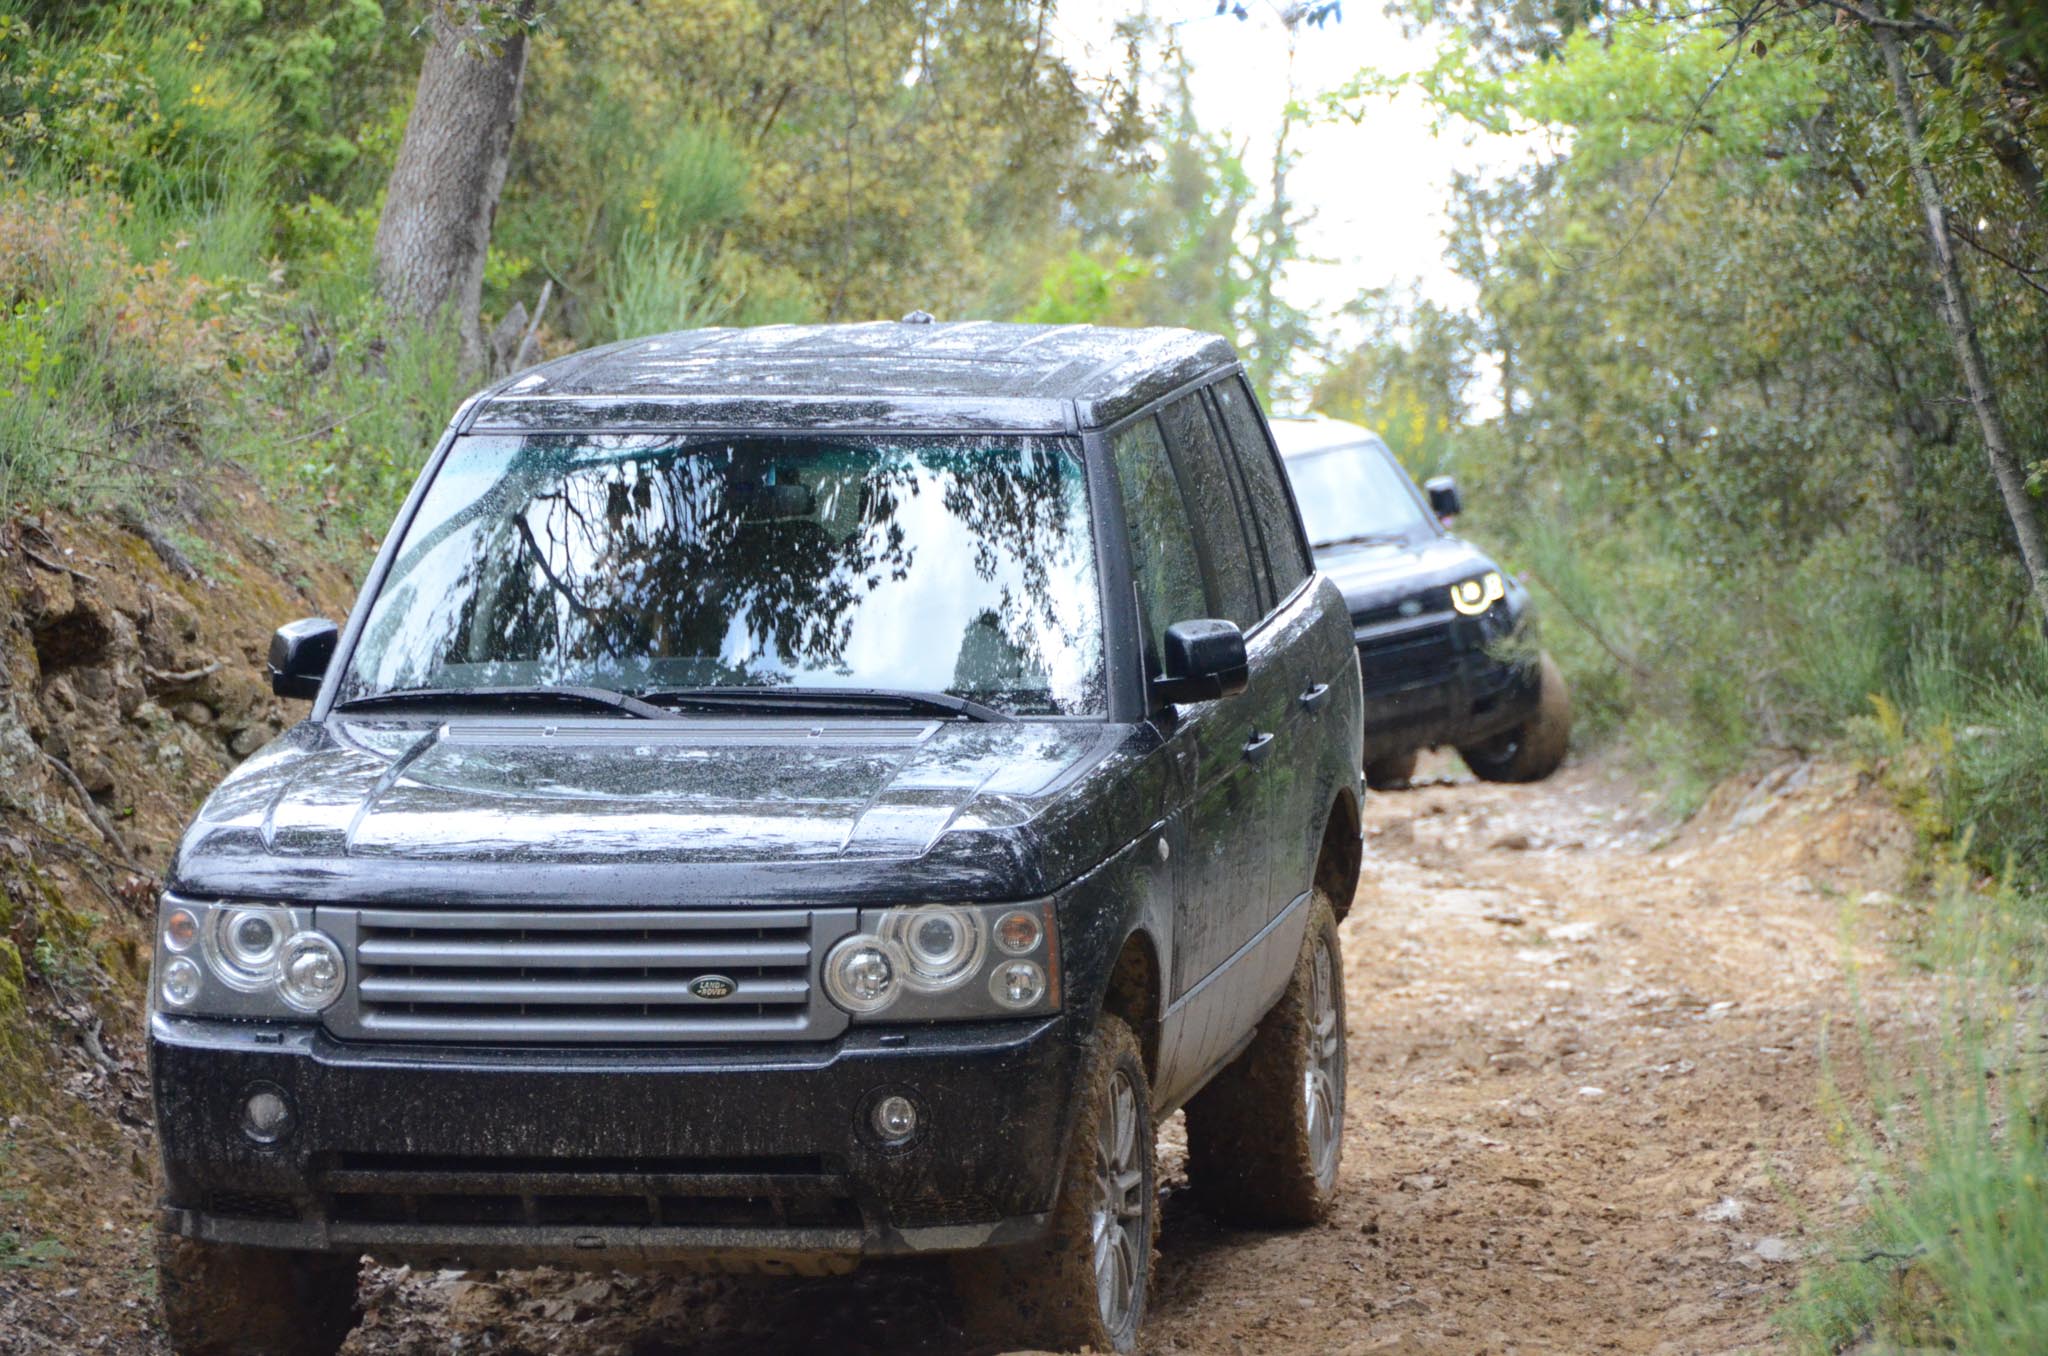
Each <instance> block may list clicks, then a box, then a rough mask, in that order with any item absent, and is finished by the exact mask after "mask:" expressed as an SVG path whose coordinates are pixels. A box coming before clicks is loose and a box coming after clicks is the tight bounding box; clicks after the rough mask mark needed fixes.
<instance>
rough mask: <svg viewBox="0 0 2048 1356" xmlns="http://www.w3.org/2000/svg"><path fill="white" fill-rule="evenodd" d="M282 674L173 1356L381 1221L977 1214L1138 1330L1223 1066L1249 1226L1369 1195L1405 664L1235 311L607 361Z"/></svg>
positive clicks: (170, 1145) (191, 1084)
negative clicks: (1264, 408)
mask: <svg viewBox="0 0 2048 1356" xmlns="http://www.w3.org/2000/svg"><path fill="white" fill-rule="evenodd" d="M917 319H920V320H921V319H925V318H923V317H918V318H917ZM271 671H272V681H273V684H274V686H275V687H276V689H277V691H278V692H280V693H282V694H285V695H288V696H295V697H301V698H309V699H311V702H312V708H311V711H310V714H309V715H308V717H307V719H306V720H305V721H304V722H303V723H302V724H300V725H298V726H297V727H295V728H294V729H292V730H291V731H289V732H287V733H286V734H285V735H284V736H282V737H281V738H280V739H279V740H277V741H276V742H275V743H274V744H272V745H271V746H270V747H269V748H267V749H265V750H263V751H261V752H260V753H258V754H257V755H256V756H254V757H253V758H251V759H250V760H249V761H248V762H247V763H245V764H243V765H242V766H241V767H240V768H238V769H237V770H236V771H235V772H234V773H233V774H232V775H231V776H229V777H228V779H227V780H226V781H225V782H223V783H222V784H221V786H220V787H219V788H218V789H217V790H216V791H215V792H214V793H213V795H212V796H211V798H210V799H209V800H208V801H207V802H206V805H205V806H204V808H203V809H202V810H201V811H200V812H199V815H198V817H197V819H196V820H195V821H194V822H193V824H192V826H191V828H190V830H189V831H188V833H187V835H186V837H185V840H184V842H183V844H182V845H181V847H180V849H179V851H178V854H177V857H176V861H175V864H174V866H173V869H172V871H171V873H170V876H169V880H168V888H167V892H166V893H165V895H164V896H163V899H162V902H161V906H160V919H159V927H158V936H157V944H156V953H155V969H154V977H153V981H152V1013H151V1019H150V1040H151V1047H150V1049H151V1065H152V1078H153V1082H154V1089H155V1096H156V1102H157V1113H158V1114H157V1123H158V1127H159V1132H160V1140H161V1147H162V1154H163V1163H164V1183H165V1195H164V1199H163V1203H162V1209H161V1214H160V1229H159V1239H160V1263H161V1265H160V1272H159V1278H160V1291H161V1296H162V1303H163V1308H164V1312H165V1317H166V1321H167V1325H168V1327H169V1330H170V1333H171V1337H172V1342H173V1345H174V1347H175V1348H176V1349H177V1350H178V1351H180V1352H183V1353H200V1352H204V1353H223V1352H238V1353H258V1352H260V1353H264V1354H265V1356H296V1354H298V1353H313V1352H319V1353H329V1352H332V1351H333V1350H335V1348H336V1347H338V1346H339V1345H340V1343H341V1342H342V1340H343V1339H344V1337H345V1336H346V1334H347V1332H348V1331H349V1328H350V1326H351V1325H352V1323H353V1321H354V1309H353V1306H354V1297H355V1280H356V1271H357V1265H358V1260H359V1259H360V1258H361V1257H362V1256H363V1255H365V1254H368V1255H372V1256H375V1257H377V1258H381V1259H390V1260H402V1261H408V1262H413V1263H417V1264H422V1265H436V1266H440V1265H452V1266H484V1267H488V1266H495V1265H510V1264H532V1263H537V1262H542V1261H550V1262H555V1263H560V1264H566V1265H571V1266H583V1267H610V1266H616V1265H663V1264H676V1265H694V1266H708V1267H717V1268H728V1269H736V1270H752V1271H767V1272H815V1271H830V1270H840V1269H845V1268H847V1267H850V1266H852V1265H854V1264H855V1263H856V1262H857V1261H858V1260H860V1259H862V1258H868V1257H880V1256H889V1255H901V1254H931V1253H945V1254H953V1255H955V1257H956V1266H955V1274H956V1278H957V1280H958V1282H959V1289H960V1292H961V1296H962V1299H963V1308H964V1309H965V1311H966V1313H967V1315H968V1317H969V1320H970V1322H971V1324H972V1325H973V1326H975V1327H977V1328H981V1329H984V1330H986V1331H988V1332H990V1333H992V1334H995V1335H997V1336H999V1337H1000V1338H1001V1339H1002V1340H1004V1341H1008V1342H1012V1343H1015V1342H1019V1341H1028V1342H1035V1343H1041V1344H1045V1345H1054V1346H1062V1347H1072V1346H1079V1345H1083V1344H1089V1345H1092V1346H1093V1347H1094V1348H1095V1349H1097V1350H1112V1349H1113V1350H1118V1351H1124V1350H1129V1349H1130V1348H1131V1346H1132V1344H1133V1342H1134V1341H1135V1334H1136V1332H1137V1328H1138V1324H1139V1321H1140V1319H1141V1317H1142V1314H1143V1311H1144V1305H1145V1293H1146V1286H1147V1282H1148V1278H1149V1275H1150V1265H1151V1253H1152V1246H1153V1237H1154V1230H1155V1217H1154V1210H1155V1204H1156V1196H1157V1193H1156V1185H1155V1181H1154V1168H1153V1140H1154V1125H1155V1123H1156V1120H1157V1118H1158V1117H1159V1116H1161V1115H1164V1114H1165V1113H1167V1112H1169V1111H1170V1110H1172V1109H1173V1108H1175V1107H1178V1106H1182V1105H1185V1106H1187V1108H1188V1117H1189V1139H1190V1154H1191V1175H1192V1177H1193V1179H1194V1181H1195V1182H1196V1183H1198V1184H1199V1186H1200V1189H1201V1191H1202V1193H1203V1194H1204V1195H1205V1196H1206V1197H1207V1199H1208V1200H1209V1201H1210V1202H1211V1203H1212V1205H1213V1206H1214V1208H1215V1209H1217V1210H1218V1211H1219V1212H1220V1213H1222V1214H1223V1215H1224V1216H1226V1217H1227V1218H1230V1219H1234V1220H1241V1221H1246V1222H1253V1223H1261V1224H1303V1223H1308V1222H1312V1221H1314V1220H1316V1219H1318V1218H1320V1217H1322V1215H1323V1214H1324V1213H1325V1212H1326V1211H1327V1208H1328V1205H1329V1202H1330V1199H1331V1193H1332V1192H1333V1191H1334V1189H1335V1186H1336V1180H1337V1166H1338V1155H1339V1150H1340V1145H1341V1131H1342V1124H1343V1106H1344V1023H1343V1017H1344V1004H1343V989H1342V970H1341V966H1340V964H1339V953H1338V941H1337V931H1336V924H1337V921H1338V920H1339V919H1340V918H1341V917H1342V916H1343V914H1344V912H1345V910H1346V909H1347V908H1348V906H1349V904H1350V901H1351V897H1352V893H1353V889H1354V886H1355V883H1356V880H1357V872H1358V865H1359V851H1360V843H1359V819H1358V812H1359V797H1360V793H1361V787H1360V785H1359V768H1360V765H1361V762H1360V759H1361V747H1362V746H1361V714H1360V697H1359V692H1360V689H1359V678H1358V663H1357V655H1356V649H1355V647H1354V643H1353V637H1352V628H1351V624H1350V621H1349V619H1348V618H1347V616H1346V614H1345V609H1344V604H1343V600H1342V598H1341V597H1340V596H1339V594H1338V591H1337V589H1336V588H1335V587H1334V586H1333V585H1332V584H1331V583H1330V582H1329V581H1328V580H1327V579H1326V578H1325V577H1324V576H1323V575H1321V574H1319V573H1317V572H1316V571H1315V569H1314V566H1313V564H1312V561H1311V557H1310V554H1309V551H1308V548H1307V542H1306V540H1305V538H1304V536H1303V534H1302V530H1301V525H1300V521H1299V518H1298V516H1297V514H1296V510H1295V507H1294V504H1293V500H1292V498H1291V497H1290V494H1289V491H1288V488H1287V485H1286V481H1285V478H1284V476H1283V474H1282V471H1281V467H1280V463H1279V460H1278V458H1277V456H1276V454H1275V451H1274V448H1273V446H1272V444H1271V442H1270V441H1269V435H1268V430H1267V426H1266V424H1265V421H1264V420H1263V418H1262V417H1261V415H1260V413H1259V410H1258V407H1257V405H1256V403H1255V402H1254V400H1253V398H1252V394H1251V392H1250V390H1249V388H1248V387H1247V386H1246V384H1245V382H1244V379H1243V377H1242V376H1241V375H1240V368H1239V365H1238V362H1237V358H1236V355H1235V354H1234V353H1233V352H1232V350H1231V348H1230V346H1229V345H1228V344H1227V343H1226V342H1224V341H1223V340H1221V339H1217V338H1214V337H1210V336H1205V335H1200V334H1193V333H1189V332H1186V331H1179V330H1141V331H1116V330H1102V329H1089V328H1082V327H1065V328H1053V327H1027V326H1009V325H986V324H959V325H940V324H930V323H908V322H906V323H903V324H877V325H860V326H841V327H803V328H797V327H776V328H769V329H760V330H751V331H749V330H736V331H701V332H694V333H687V334H678V335H671V336H665V337H661V338H655V339H648V340H642V341H636V342H632V343H627V344H623V345H618V346H614V347H612V348H609V349H603V350H597V351H594V352H591V353H587V354H582V355H578V356H575V357H572V358H567V359H563V360H561V361H559V362H556V363H553V364H550V365H548V366H545V367H542V368H539V369H536V370H534V371H532V372H530V373H528V374H525V375H523V376H520V377H518V378H516V379H514V380H512V381H510V382H508V383H505V384H503V385H500V386H498V387H495V388H493V389H492V390H489V391H487V392H485V393H483V394H482V395H481V396H479V397H477V398H475V399H473V400H471V401H470V402H468V403H467V404H465V405H464V406H463V408H462V409H461V411H460V412H459V413H458V414H457V415H456V417H455V420H454V422H453V424H452V426H451V427H450V428H449V430H448V433H447V435H446V436H445V438H444V439H443V441H442V442H441V444H440V445H439V447H437V448H436V449H435V450H434V452H433V455H432V457H431V459H430V460H429V462H428V464H427V468H426V470H425V472H424V473H423V474H422V475H421V477H420V480H419V483H418V485H417V486H416V487H415V489H414V490H413V493H412V495H411V497H410V498H409V500H408V501H407V503H406V505H405V507H404V510H403V512H402V513H401V515H400V517H399V519H398V521H397V523H396V525H395V526H394V528H393V530H392V532H391V535H390V538H389V540H388V541H387V542H386V544H385V546H384V548H383V550H382V552H381V553H380V555H379V556H378V558H377V561H376V563H375V565H374V566H373V568H372V569H371V571H370V573H369V575H368V577H367V581H366V583H365V585H364V589H363V593H362V597H361V599H360V601H359V603H358V605H357V607H356V609H355V611H354V612H353V614H352V615H351V617H350V619H349V621H348V624H347V625H346V626H345V627H343V628H340V629H339V630H337V628H335V627H334V626H333V625H332V624H331V623H328V622H324V621H307V622H298V623H293V624H292V625H289V626H286V627H284V628H283V629H281V630H280V631H279V632H278V634H277V636H276V638H275V641H274V642H273V645H272V649H271Z"/></svg>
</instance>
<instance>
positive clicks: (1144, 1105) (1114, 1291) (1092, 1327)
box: [953, 1013, 1159, 1352]
mask: <svg viewBox="0 0 2048 1356" xmlns="http://www.w3.org/2000/svg"><path fill="white" fill-rule="evenodd" d="M1074 1097H1075V1101H1076V1104H1077V1107H1078V1111H1077V1113H1076V1115H1075V1117H1074V1129H1073V1133H1072V1136H1071V1137H1070V1138H1069V1139H1068V1141H1067V1167H1066V1173H1065V1175H1064V1177H1063V1179H1062V1180H1061V1182H1060V1190H1059V1196H1058V1197H1057V1198H1056V1199H1055V1200H1054V1202H1053V1209H1052V1221H1051V1223H1050V1225H1049V1227H1048V1228H1047V1230H1046V1233H1045V1236H1044V1237H1043V1238H1042V1239H1040V1240H1039V1241H1038V1242H1036V1243H1029V1244H1026V1245H1024V1246H1023V1247H1018V1248H1004V1249H1000V1250H996V1251H990V1252H978V1253H964V1254H962V1255H961V1256H959V1257H958V1258H956V1259H955V1260H954V1263H953V1285H954V1289H955V1291H956V1292H957V1293H958V1295H959V1297H960V1304H961V1308H962V1309H963V1310H964V1311H965V1317H966V1319H967V1328H968V1333H969V1335H970V1336H971V1337H972V1338H973V1339H974V1340H975V1341H977V1342H979V1343H986V1344H991V1345H994V1346H996V1347H998V1348H1000V1349H1001V1350H1005V1351H1008V1350H1011V1349H1014V1348H1017V1347H1043V1348H1045V1349H1047V1350H1050V1351H1077V1350H1079V1349H1080V1348H1082V1347H1087V1348H1089V1349H1090V1350H1093V1351H1099V1352H1111V1351H1132V1350H1135V1349H1136V1347H1137V1342H1138V1326H1139V1324H1141V1323H1142V1322H1143V1321H1144V1318H1145V1296H1146V1292H1147V1290H1148V1289H1149V1287H1150V1285H1151V1280H1152V1246H1153V1243H1154V1241H1155V1240H1156V1239H1157V1237H1158V1234H1159V1187H1158V1174H1157V1167H1156V1156H1155V1152H1154V1149H1155V1138H1156V1137H1155V1133H1154V1130H1155V1127H1154V1126H1153V1124H1152V1091H1151V1088H1150V1087H1149V1086H1148V1084H1147V1082H1146V1079H1145V1058H1144V1055H1143V1053H1142V1052H1141V1051H1140V1050H1139V1048H1138V1039H1137V1037H1136V1036H1134V1035H1133V1034H1132V1033H1131V1029H1130V1027H1129V1026H1127V1025H1125V1024H1124V1022H1123V1021H1122V1019H1120V1018H1117V1017H1113V1016H1111V1015H1109V1014H1107V1013H1105V1014H1103V1015H1102V1016H1101V1017H1100V1018H1098V1019H1097V1021H1096V1029H1095V1036H1094V1038H1093V1039H1092V1040H1091V1041H1090V1042H1089V1047H1088V1052H1087V1055H1086V1056H1085V1063H1084V1066H1083V1068H1082V1070H1081V1074H1080V1077H1079V1079H1078V1080H1077V1081H1076V1083H1075V1087H1074Z"/></svg>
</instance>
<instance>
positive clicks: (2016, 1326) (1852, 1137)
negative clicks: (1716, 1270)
mask: <svg viewBox="0 0 2048 1356" xmlns="http://www.w3.org/2000/svg"><path fill="white" fill-rule="evenodd" d="M1973 875H1974V873H1972V872H1968V871H1965V870H1963V869H1961V868H1960V867H1958V866H1955V865H1953V864H1952V865H1950V866H1949V867H1947V868H1945V869H1944V870H1942V871H1941V872H1940V874H1939V878H1938V882H1937V889H1936V892H1935V899H1934V904H1933V908H1932V917H1931V918H1930V920H1929V924H1928V931H1929V934H1930V935H1929V938H1928V944H1929V947H1930V951H1929V954H1928V956H1927V960H1928V961H1929V963H1930V964H1931V965H1932V966H1933V967H1934V968H1935V969H1936V970H1937V971H1938V972H1939V973H1941V974H1942V975H1943V976H1944V979H1943V1002H1942V1005H1941V1007H1940V1009H1939V1013H1940V1030H1941V1031H1942V1032H1943V1034H1942V1035H1941V1036H1940V1037H1939V1038H1938V1039H1935V1040H1933V1041H1931V1042H1930V1043H1929V1044H1928V1045H1927V1046H1926V1047H1924V1048H1920V1049H1916V1050H1913V1051H1911V1052H1909V1053H1906V1054H1903V1055H1896V1054H1895V1055H1891V1056H1886V1055H1882V1054H1880V1053H1878V1052H1877V1050H1876V1048H1875V1045H1874V1043H1871V1044H1867V1045H1866V1047H1865V1049H1864V1050H1863V1052H1862V1061H1863V1063H1864V1065H1865V1068H1866V1073H1867V1080H1868V1085H1869V1090H1868V1093H1867V1098H1866V1100H1867V1101H1868V1103H1869V1104H1870V1105H1872V1106H1874V1107H1876V1108H1878V1110H1877V1111H1876V1112H1875V1113H1865V1115H1866V1116H1870V1115H1874V1120H1863V1119H1859V1118H1858V1117H1857V1116H1856V1115H1855V1114H1853V1113H1852V1112H1851V1111H1850V1110H1849V1109H1848V1103H1846V1102H1845V1101H1842V1100H1841V1099H1839V1098H1834V1099H1833V1100H1834V1101H1835V1107H1834V1115H1835V1116H1836V1121H1835V1131H1836V1135H1837V1138H1838V1140H1839V1142H1840V1143H1841V1144H1842V1146H1843V1147H1844V1149H1845V1150H1846V1151H1847V1152H1848V1153H1849V1154H1850V1155H1851V1156H1852V1159H1853V1161H1854V1162H1855V1164H1856V1166H1858V1167H1859V1168H1861V1169H1862V1172H1863V1181H1864V1183H1865V1195H1866V1198H1867V1214H1866V1215H1865V1217H1864V1218H1863V1219H1862V1220H1861V1221H1859V1222H1858V1223H1857V1224H1856V1225H1855V1226H1853V1227H1852V1228H1851V1229H1850V1230H1848V1231H1847V1232H1846V1233H1845V1234H1844V1236H1843V1237H1841V1238H1840V1239H1839V1240H1838V1241H1837V1243H1836V1246H1835V1248H1834V1250H1833V1257H1832V1258H1831V1259H1828V1260H1824V1261H1822V1262H1821V1263H1820V1264H1819V1265H1817V1266H1816V1267H1815V1268H1814V1269H1813V1270H1812V1271H1811V1272H1810V1273H1809V1274H1808V1276H1807V1278H1806V1280H1805V1282H1804V1283H1803V1285H1802V1286H1801V1290H1800V1294H1799V1298H1798V1300H1797V1301H1796V1302H1795V1303H1794V1304H1793V1305H1792V1306H1791V1307H1790V1308H1789V1309H1788V1310H1787V1311H1786V1312H1785V1314H1784V1315H1783V1319H1784V1323H1785V1326H1786V1328H1787V1330H1788V1332H1789V1335H1790V1336H1791V1337H1792V1338H1793V1339H1794V1341H1795V1344H1796V1345H1797V1346H1798V1347H1800V1348H1801V1349H1803V1350H1806V1351H1811V1352H1815V1353H1833V1352H1838V1351H1842V1350H1845V1349H1848V1348H1850V1347H1856V1348H1857V1349H1859V1350H1860V1349H1865V1348H1866V1347H1867V1348H1868V1349H1870V1350H1883V1351H1891V1350H1899V1349H1927V1350H1941V1351H1964V1352H2008V1351H2010V1352H2020V1351H2048V1119H2044V1114H2043V1113H2044V1108H2048V1075H2044V1070H2043V1067H2042V1065H2041V1063H2040V1060H2039V1056H2038V1044H2039V1036H2038V1033H2039V1031H2040V1030H2041V1027H2042V1023H2043V1021H2044V1020H2048V1012H2044V1011H2043V1010H2042V1002H2041V997H2040V992H2041V991H2040V981H2041V979H2042V978H2043V977H2044V975H2048V948H2044V942H2048V898H2044V897H2042V896H2038V895H2029V894H2027V893H2025V892H2023V891H2019V890H2016V889H2014V888H2013V887H2012V886H2011V885H2010V884H2008V885H2004V886H2000V887H1996V888H1991V889H1982V888H1977V887H1976V886H1975V885H1974V884H1973V883H1972V876H1973Z"/></svg>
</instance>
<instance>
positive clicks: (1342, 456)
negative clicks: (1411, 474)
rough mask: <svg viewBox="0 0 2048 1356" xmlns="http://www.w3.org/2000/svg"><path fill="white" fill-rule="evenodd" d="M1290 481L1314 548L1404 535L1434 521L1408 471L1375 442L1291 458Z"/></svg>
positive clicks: (1288, 467) (1288, 474) (1309, 539)
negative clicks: (1361, 539) (1360, 539)
mask: <svg viewBox="0 0 2048 1356" xmlns="http://www.w3.org/2000/svg"><path fill="white" fill-rule="evenodd" d="M1287 477H1288V479H1290V480H1292V481H1293V482H1294V501H1295V502H1296V503H1297V504H1299V505H1300V506H1301V522H1302V526H1303V527H1305V528H1307V529H1308V541H1309V545H1310V546H1311V547H1321V546H1334V545H1336V544H1337V543H1338V542H1345V541H1353V540H1357V539H1359V538H1367V539H1370V538H1374V537H1405V536H1407V535H1408V534H1409V533H1410V532H1413V531H1414V530H1415V529H1416V528H1418V527H1423V526H1427V525H1428V524H1429V522H1430V518H1429V511H1428V509H1427V508H1425V507H1424V505H1423V503H1422V501H1421V499H1420V498H1418V497H1417V495H1416V493H1415V486H1414V485H1413V484H1412V483H1411V482H1410V481H1409V479H1408V473H1407V472H1405V471H1403V470H1402V469H1401V467H1400V465H1399V463H1397V462H1396V461H1395V460H1394V458H1393V455H1392V454H1391V453H1389V452H1386V451H1385V450H1383V449H1382V448H1381V447H1380V446H1379V444H1377V443H1353V444H1351V445H1350V446H1348V447H1333V448H1331V449H1330V450H1328V451H1327V452H1311V453H1309V454H1308V455H1306V456H1301V457H1289V458H1288V459H1287Z"/></svg>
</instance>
